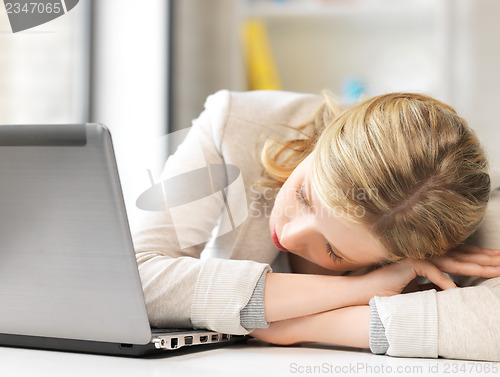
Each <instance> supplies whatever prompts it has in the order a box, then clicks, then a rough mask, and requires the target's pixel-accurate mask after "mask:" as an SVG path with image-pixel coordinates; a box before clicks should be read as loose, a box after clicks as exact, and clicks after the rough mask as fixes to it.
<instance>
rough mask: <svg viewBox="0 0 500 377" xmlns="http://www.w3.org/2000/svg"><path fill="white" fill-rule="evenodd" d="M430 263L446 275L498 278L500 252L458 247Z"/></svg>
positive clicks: (473, 247) (499, 272) (469, 246)
mask: <svg viewBox="0 0 500 377" xmlns="http://www.w3.org/2000/svg"><path fill="white" fill-rule="evenodd" d="M430 261H431V263H432V264H434V265H435V266H436V267H437V268H439V269H440V270H441V271H443V272H446V273H448V274H453V275H464V276H474V277H483V278H494V277H497V276H500V250H495V249H487V248H483V247H478V246H472V245H460V246H458V247H456V248H455V249H453V250H451V251H449V252H448V253H447V254H446V255H443V256H442V257H435V258H432V259H431V260H430Z"/></svg>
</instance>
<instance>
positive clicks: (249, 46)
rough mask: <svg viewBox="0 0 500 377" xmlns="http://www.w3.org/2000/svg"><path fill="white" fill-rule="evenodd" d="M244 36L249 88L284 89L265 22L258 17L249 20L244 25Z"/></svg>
mask: <svg viewBox="0 0 500 377" xmlns="http://www.w3.org/2000/svg"><path fill="white" fill-rule="evenodd" d="M242 36H243V46H244V49H245V54H246V65H247V76H248V87H249V89H250V90H261V89H268V90H280V89H282V86H281V81H280V78H279V74H278V69H277V67H276V62H275V60H274V57H273V54H272V50H271V43H270V41H269V34H268V32H267V28H266V25H265V23H264V22H263V21H261V20H258V19H251V20H247V21H246V22H245V23H244V24H243V26H242Z"/></svg>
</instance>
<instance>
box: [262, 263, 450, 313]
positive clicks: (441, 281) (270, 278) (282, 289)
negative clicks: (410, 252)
mask: <svg viewBox="0 0 500 377" xmlns="http://www.w3.org/2000/svg"><path fill="white" fill-rule="evenodd" d="M416 276H425V277H427V278H428V279H429V280H430V281H431V282H433V283H435V284H436V285H437V286H439V287H440V288H442V289H448V288H455V287H456V286H455V284H454V283H453V282H452V281H451V280H450V279H449V278H448V277H446V276H445V275H444V274H443V273H442V272H441V271H439V270H438V268H437V267H436V266H434V265H433V264H432V263H430V262H426V261H416V260H410V259H405V260H404V261H402V262H399V263H394V264H391V265H387V266H384V267H382V268H379V269H377V270H375V271H372V272H370V273H368V274H366V275H362V276H323V275H304V274H275V273H268V274H267V278H266V282H265V288H264V308H265V318H266V321H267V322H276V321H282V320H286V319H291V318H297V317H302V316H307V315H311V314H316V313H321V312H325V311H330V310H334V309H339V308H343V307H347V306H358V305H368V302H369V301H370V299H371V298H372V297H374V296H392V295H396V294H398V293H400V292H401V291H402V290H403V289H404V288H405V287H406V286H407V285H408V283H410V282H411V281H412V280H413V279H414V278H415V277H416Z"/></svg>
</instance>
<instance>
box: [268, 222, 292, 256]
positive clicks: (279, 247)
mask: <svg viewBox="0 0 500 377" xmlns="http://www.w3.org/2000/svg"><path fill="white" fill-rule="evenodd" d="M271 239H272V240H273V243H274V244H275V245H276V247H277V248H278V249H280V250H281V251H288V250H287V249H285V247H284V246H283V245H282V244H280V241H279V240H278V236H277V235H276V226H275V227H274V228H273V232H272V233H271Z"/></svg>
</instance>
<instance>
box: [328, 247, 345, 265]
mask: <svg viewBox="0 0 500 377" xmlns="http://www.w3.org/2000/svg"><path fill="white" fill-rule="evenodd" d="M326 252H327V253H328V255H329V256H330V258H332V259H333V261H334V262H338V261H341V260H342V257H339V256H338V255H337V254H335V252H334V251H333V249H332V245H330V243H329V242H327V243H326Z"/></svg>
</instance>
